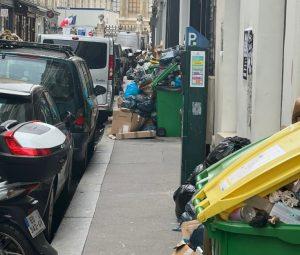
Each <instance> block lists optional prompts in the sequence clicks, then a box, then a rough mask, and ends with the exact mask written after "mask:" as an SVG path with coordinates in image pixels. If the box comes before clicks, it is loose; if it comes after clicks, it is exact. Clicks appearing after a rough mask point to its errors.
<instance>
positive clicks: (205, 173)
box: [196, 138, 300, 255]
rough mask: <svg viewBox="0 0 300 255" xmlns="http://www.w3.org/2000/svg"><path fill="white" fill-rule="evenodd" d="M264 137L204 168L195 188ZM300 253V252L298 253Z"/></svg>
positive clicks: (203, 183) (253, 146)
mask: <svg viewBox="0 0 300 255" xmlns="http://www.w3.org/2000/svg"><path fill="white" fill-rule="evenodd" d="M264 140H266V138H265V139H262V140H260V141H257V142H255V143H251V144H249V145H247V146H245V147H243V148H241V149H239V150H238V151H236V152H234V153H232V154H230V155H228V156H227V157H225V158H223V159H221V160H220V161H218V162H217V163H215V164H213V165H211V166H210V167H208V168H206V169H204V170H203V171H202V172H201V173H200V174H198V175H197V176H196V188H197V189H198V190H200V189H201V188H202V187H203V186H204V185H205V184H206V183H207V182H209V181H210V180H212V179H213V178H214V177H215V176H217V175H218V174H220V173H221V172H222V171H223V170H224V169H225V168H227V167H228V166H230V165H231V164H232V163H233V162H234V161H236V160H237V159H238V158H239V157H240V156H241V155H242V154H244V153H246V152H247V151H249V150H250V149H253V148H255V147H256V146H258V145H259V144H260V143H262V142H263V141H264ZM299 255H300V254H299Z"/></svg>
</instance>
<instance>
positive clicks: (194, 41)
mask: <svg viewBox="0 0 300 255" xmlns="http://www.w3.org/2000/svg"><path fill="white" fill-rule="evenodd" d="M188 35H189V40H188V45H190V46H196V45H197V34H195V33H189V34H188Z"/></svg>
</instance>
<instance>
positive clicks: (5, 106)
mask: <svg viewBox="0 0 300 255" xmlns="http://www.w3.org/2000/svg"><path fill="white" fill-rule="evenodd" d="M30 118H31V107H30V102H29V101H27V100H25V99H22V98H19V97H16V98H13V97H4V96H1V95H0V124H1V123H3V122H5V121H7V120H17V121H19V122H25V121H28V120H30Z"/></svg>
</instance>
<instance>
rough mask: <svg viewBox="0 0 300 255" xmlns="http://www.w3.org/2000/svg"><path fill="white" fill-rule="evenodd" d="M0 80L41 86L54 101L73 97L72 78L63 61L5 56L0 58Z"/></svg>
mask: <svg viewBox="0 0 300 255" xmlns="http://www.w3.org/2000/svg"><path fill="white" fill-rule="evenodd" d="M0 79H12V80H16V81H25V82H28V83H33V84H40V85H43V86H45V87H46V88H47V90H48V91H49V93H50V94H51V96H52V97H53V98H54V99H55V101H56V100H58V101H63V102H65V101H66V100H70V99H72V98H73V97H74V83H73V76H72V73H71V71H70V68H69V66H68V65H67V64H66V63H65V62H64V61H56V60H47V59H43V58H38V57H37V58H30V57H23V56H12V55H8V54H7V55H5V57H2V58H0Z"/></svg>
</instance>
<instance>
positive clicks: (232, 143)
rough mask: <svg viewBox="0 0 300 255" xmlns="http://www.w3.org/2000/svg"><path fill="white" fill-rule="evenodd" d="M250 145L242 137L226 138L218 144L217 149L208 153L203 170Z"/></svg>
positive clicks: (247, 140)
mask: <svg viewBox="0 0 300 255" xmlns="http://www.w3.org/2000/svg"><path fill="white" fill-rule="evenodd" d="M248 144H250V140H249V139H247V138H242V137H238V136H235V137H228V138H226V139H224V140H223V141H222V142H220V143H219V144H218V145H217V147H216V148H215V149H214V150H213V151H212V152H211V153H209V155H208V156H207V158H206V159H205V161H204V166H205V168H208V167H209V166H211V165H213V164H215V163H217V162H218V161H220V160H221V159H223V158H225V157H227V156H228V155H229V154H231V153H233V152H235V151H237V150H239V149H241V148H243V147H245V146H246V145H248Z"/></svg>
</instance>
